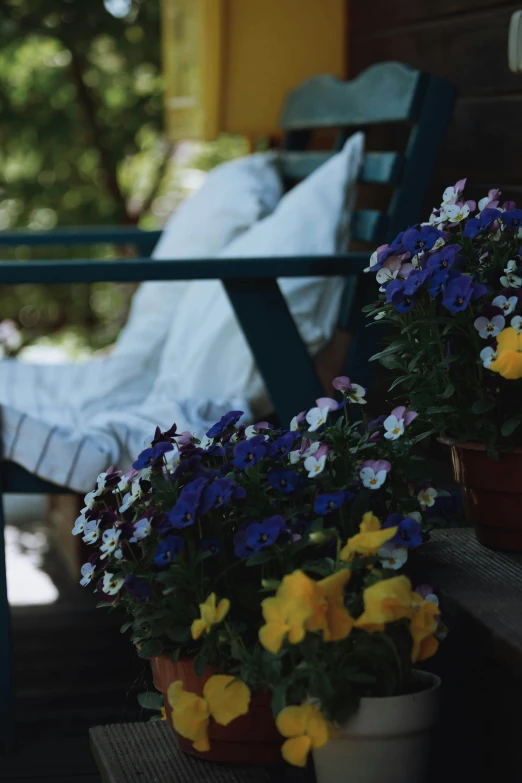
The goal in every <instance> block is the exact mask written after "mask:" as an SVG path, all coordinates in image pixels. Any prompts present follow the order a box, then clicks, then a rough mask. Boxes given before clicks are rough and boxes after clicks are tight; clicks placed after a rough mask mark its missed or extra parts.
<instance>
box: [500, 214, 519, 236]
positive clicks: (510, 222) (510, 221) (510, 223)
mask: <svg viewBox="0 0 522 783" xmlns="http://www.w3.org/2000/svg"><path fill="white" fill-rule="evenodd" d="M500 220H501V221H502V223H503V224H504V225H505V227H506V228H512V229H513V230H515V231H518V229H519V228H520V226H521V225H522V209H509V210H508V211H507V212H502V213H501V214H500Z"/></svg>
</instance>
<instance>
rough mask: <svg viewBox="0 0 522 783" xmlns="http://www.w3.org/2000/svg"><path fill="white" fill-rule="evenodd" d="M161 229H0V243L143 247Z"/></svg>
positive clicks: (146, 246)
mask: <svg viewBox="0 0 522 783" xmlns="http://www.w3.org/2000/svg"><path fill="white" fill-rule="evenodd" d="M160 236H161V231H143V230H142V229H139V228H133V227H131V226H128V227H127V226H114V227H112V228H111V227H106V228H105V227H100V228H85V226H82V227H78V228H60V229H51V230H50V231H0V247H14V246H17V245H27V246H28V247H40V246H44V245H62V246H63V245H94V244H104V245H105V244H110V245H123V244H130V245H136V246H137V247H140V248H142V249H144V248H146V249H148V248H151V247H154V245H155V244H156V242H157V241H158V239H159V238H160Z"/></svg>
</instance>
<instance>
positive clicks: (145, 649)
mask: <svg viewBox="0 0 522 783" xmlns="http://www.w3.org/2000/svg"><path fill="white" fill-rule="evenodd" d="M164 649H165V648H164V646H163V642H162V641H160V640H159V639H149V640H148V641H147V642H143V644H142V645H141V647H140V649H139V651H138V655H139V656H140V658H155V657H156V655H161V653H162V652H163V650H164Z"/></svg>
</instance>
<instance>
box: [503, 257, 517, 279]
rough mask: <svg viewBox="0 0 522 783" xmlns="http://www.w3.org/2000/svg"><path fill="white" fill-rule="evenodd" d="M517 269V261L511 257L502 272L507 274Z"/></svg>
mask: <svg viewBox="0 0 522 783" xmlns="http://www.w3.org/2000/svg"><path fill="white" fill-rule="evenodd" d="M517 270H518V267H517V262H516V261H513V259H511V261H508V262H507V267H506V268H505V269H504V272H505V273H506V275H509V274H511V273H512V272H516V271H517Z"/></svg>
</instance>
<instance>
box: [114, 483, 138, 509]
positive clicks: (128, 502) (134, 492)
mask: <svg viewBox="0 0 522 783" xmlns="http://www.w3.org/2000/svg"><path fill="white" fill-rule="evenodd" d="M141 495H142V489H141V486H140V482H139V481H138V480H135V481H134V483H133V484H132V486H131V491H130V492H128V493H127V494H126V495H125V497H124V498H123V502H122V504H121V506H120V508H119V512H120V514H123V513H124V511H128V510H129V508H130V507H131V506H132V505H133V504H134V503H135V502H136V501H137V500H139V498H140V497H141Z"/></svg>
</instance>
